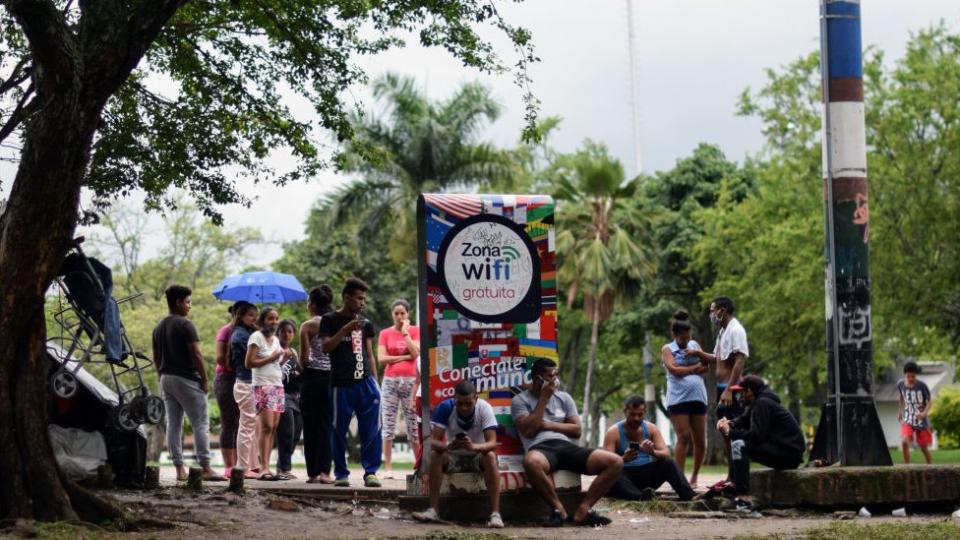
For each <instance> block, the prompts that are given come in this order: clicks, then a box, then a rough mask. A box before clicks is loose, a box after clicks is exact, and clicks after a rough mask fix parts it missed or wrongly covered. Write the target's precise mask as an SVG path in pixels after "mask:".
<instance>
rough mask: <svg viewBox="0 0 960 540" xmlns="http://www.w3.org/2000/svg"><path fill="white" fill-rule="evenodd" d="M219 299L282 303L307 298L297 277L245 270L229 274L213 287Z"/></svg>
mask: <svg viewBox="0 0 960 540" xmlns="http://www.w3.org/2000/svg"><path fill="white" fill-rule="evenodd" d="M213 295H214V296H216V297H217V298H218V299H220V300H233V301H237V300H246V301H247V302H250V303H251V304H283V303H286V302H297V301H300V300H306V299H307V292H306V291H305V290H304V289H303V285H301V284H300V282H299V281H297V278H295V277H293V276H291V275H290V274H281V273H279V272H246V273H243V274H239V275H236V276H230V277H228V278H226V279H224V280H223V281H221V282H220V283H219V284H218V285H217V286H216V287H214V288H213Z"/></svg>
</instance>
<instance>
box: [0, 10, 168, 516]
mask: <svg viewBox="0 0 960 540" xmlns="http://www.w3.org/2000/svg"><path fill="white" fill-rule="evenodd" d="M181 1H182V0H153V1H152V2H142V3H139V4H138V5H137V6H136V9H132V10H128V9H127V8H128V6H125V5H124V4H123V3H116V2H83V3H81V5H80V11H79V13H80V18H79V21H76V22H75V24H74V26H71V25H70V24H68V22H67V20H66V18H65V12H64V11H61V7H60V6H57V5H55V4H54V3H53V2H35V1H26V0H5V1H4V7H5V8H6V9H7V10H8V11H9V13H10V14H11V15H12V16H13V18H14V19H15V21H16V23H17V25H18V26H19V27H20V29H21V30H22V31H23V35H24V37H25V38H26V41H27V42H28V44H29V48H30V55H31V60H32V66H33V68H34V71H33V75H32V83H33V84H34V85H35V87H36V92H37V94H36V95H37V100H38V104H39V105H38V108H37V109H36V111H34V112H32V113H31V115H30V116H29V117H28V118H27V119H26V121H25V123H24V124H23V134H22V137H21V139H22V141H23V149H22V150H21V152H20V163H19V167H18V169H17V175H16V177H15V178H14V181H13V186H12V188H11V191H10V199H9V201H8V203H7V208H6V210H5V211H4V213H3V215H2V216H0V293H2V294H3V304H2V305H0V336H3V338H4V339H5V340H7V341H6V342H5V343H4V346H3V347H0V517H2V518H36V519H41V520H57V519H66V520H72V519H76V518H77V517H78V513H79V514H80V517H82V518H84V519H98V517H101V516H102V517H103V518H108V519H112V518H115V517H117V516H118V515H119V512H117V511H116V509H114V508H112V507H111V506H110V505H109V504H107V503H105V502H104V501H102V500H99V499H98V498H97V497H96V496H95V495H93V494H91V493H90V492H88V491H86V490H84V489H82V488H79V486H76V485H75V484H73V483H71V482H69V481H66V480H64V479H62V478H61V476H60V473H59V470H58V467H57V463H56V460H55V459H54V457H53V451H52V448H51V446H50V441H49V438H48V436H47V418H46V412H47V409H46V405H47V391H46V388H47V385H46V374H47V370H48V368H49V366H48V360H47V358H46V355H45V353H44V345H45V341H46V335H45V325H44V294H45V292H46V290H47V288H48V287H49V286H50V283H51V281H52V280H53V277H54V275H55V274H56V272H57V271H58V270H59V269H60V265H61V264H62V262H63V257H64V255H65V253H66V251H67V249H68V248H69V246H70V241H71V240H72V237H73V233H74V229H75V227H76V223H77V215H78V211H79V203H80V189H81V186H82V185H83V177H84V174H85V172H86V167H87V163H88V161H89V159H90V151H91V147H92V142H93V136H94V133H95V131H96V128H97V126H98V124H99V122H100V117H101V114H102V112H103V108H104V106H105V104H106V102H107V99H109V97H110V96H111V95H113V94H114V93H115V92H116V91H117V89H118V88H119V87H120V85H121V84H123V82H124V81H126V79H127V78H128V77H129V75H130V72H131V71H132V70H133V69H134V68H135V67H136V65H137V63H139V61H140V60H141V58H142V57H143V54H144V52H145V51H146V50H147V47H149V45H150V44H151V43H152V42H153V40H154V39H156V36H157V35H158V34H159V32H160V30H161V29H162V28H163V26H164V25H165V24H166V22H167V21H168V20H169V18H170V17H171V16H172V15H173V13H174V12H175V11H176V10H177V8H178V7H179V5H180V3H181ZM65 488H66V489H65Z"/></svg>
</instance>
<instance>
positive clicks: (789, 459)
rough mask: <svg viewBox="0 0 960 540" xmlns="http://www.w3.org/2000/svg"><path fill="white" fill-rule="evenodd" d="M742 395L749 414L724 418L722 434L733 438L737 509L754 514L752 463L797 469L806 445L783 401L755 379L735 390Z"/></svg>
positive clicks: (748, 378) (732, 471) (720, 427)
mask: <svg viewBox="0 0 960 540" xmlns="http://www.w3.org/2000/svg"><path fill="white" fill-rule="evenodd" d="M733 390H734V391H735V392H740V399H741V401H742V402H743V404H744V405H745V406H746V407H747V410H746V412H744V413H743V414H742V415H740V416H738V417H737V418H735V419H734V420H732V421H731V420H727V419H726V418H721V419H720V421H719V422H717V429H718V430H720V433H722V434H723V435H725V436H726V437H729V438H730V450H731V451H730V455H731V461H730V478H731V479H732V480H733V484H734V490H735V493H736V500H735V501H734V509H735V510H737V511H741V512H751V511H753V503H752V502H751V500H750V462H751V461H756V462H757V463H760V464H762V465H766V466H767V467H772V468H774V469H777V470H784V469H796V468H797V466H799V465H800V462H801V461H803V451H804V448H805V447H806V444H805V443H804V440H803V433H802V432H801V431H800V425H799V424H797V420H796V419H795V418H794V417H793V415H792V414H790V411H788V410H787V409H785V408H784V407H783V405H781V404H780V398H779V397H777V395H776V394H774V393H773V391H772V390H770V388H769V387H768V386H767V385H766V384H765V383H764V382H763V379H761V378H760V377H757V376H756V375H747V376H746V377H744V378H743V379H741V380H740V382H739V383H738V384H737V385H736V386H734V387H733Z"/></svg>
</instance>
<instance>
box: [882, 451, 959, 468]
mask: <svg viewBox="0 0 960 540" xmlns="http://www.w3.org/2000/svg"><path fill="white" fill-rule="evenodd" d="M930 454H932V455H933V463H934V464H937V463H940V464H944V465H953V464H960V448H941V449H939V450H931V451H930ZM890 457H891V458H893V463H894V464H900V463H903V452H901V451H900V449H899V448H898V449H896V450H892V449H891V450H890ZM910 462H911V463H926V462H925V461H924V460H923V453H922V452H920V449H919V448H912V449H911V450H910Z"/></svg>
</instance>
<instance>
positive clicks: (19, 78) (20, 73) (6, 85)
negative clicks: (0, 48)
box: [0, 56, 33, 94]
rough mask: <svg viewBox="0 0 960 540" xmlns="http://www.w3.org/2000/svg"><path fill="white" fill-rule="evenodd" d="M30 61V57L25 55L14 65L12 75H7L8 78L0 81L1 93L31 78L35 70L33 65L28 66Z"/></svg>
mask: <svg viewBox="0 0 960 540" xmlns="http://www.w3.org/2000/svg"><path fill="white" fill-rule="evenodd" d="M29 61H30V57H29V56H25V57H23V58H21V59H20V61H19V62H17V65H16V66H14V67H13V71H12V72H11V73H10V76H9V77H7V80H5V81H3V82H2V83H0V94H5V93H7V92H8V91H10V90H12V89H14V88H16V87H18V86H20V84H21V83H23V81H25V80H27V79H29V78H30V74H31V73H32V72H33V66H27V63H28V62H29ZM24 68H26V69H24Z"/></svg>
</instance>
